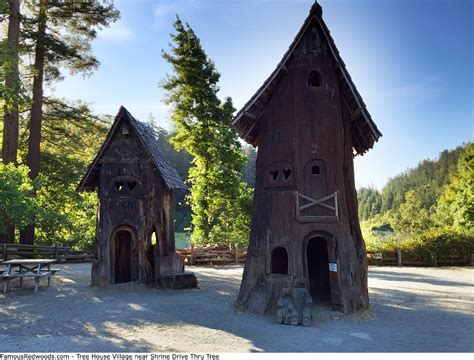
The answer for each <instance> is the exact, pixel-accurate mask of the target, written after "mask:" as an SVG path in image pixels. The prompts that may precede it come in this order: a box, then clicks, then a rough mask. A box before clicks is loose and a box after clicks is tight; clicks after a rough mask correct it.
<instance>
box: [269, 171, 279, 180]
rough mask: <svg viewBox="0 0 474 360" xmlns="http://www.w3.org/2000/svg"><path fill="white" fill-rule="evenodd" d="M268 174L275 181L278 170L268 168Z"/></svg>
mask: <svg viewBox="0 0 474 360" xmlns="http://www.w3.org/2000/svg"><path fill="white" fill-rule="evenodd" d="M270 176H271V179H272V181H276V179H277V178H278V170H270Z"/></svg>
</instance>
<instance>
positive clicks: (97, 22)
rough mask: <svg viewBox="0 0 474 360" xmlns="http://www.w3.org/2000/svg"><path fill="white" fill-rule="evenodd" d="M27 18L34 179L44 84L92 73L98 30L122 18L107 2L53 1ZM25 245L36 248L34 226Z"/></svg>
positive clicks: (30, 152) (24, 237) (25, 237)
mask: <svg viewBox="0 0 474 360" xmlns="http://www.w3.org/2000/svg"><path fill="white" fill-rule="evenodd" d="M29 9H30V13H29V17H25V24H26V26H25V36H29V39H30V40H31V41H32V45H31V48H32V50H33V51H34V54H35V55H34V64H33V90H32V92H33V96H32V107H31V116H30V122H29V140H28V156H27V164H28V167H29V168H30V178H31V179H32V180H35V179H36V177H37V176H38V174H39V172H40V144H41V129H42V117H43V103H44V98H43V86H44V82H45V80H46V81H52V80H58V79H61V67H62V66H64V67H66V68H68V69H69V70H70V72H72V73H75V72H82V73H85V74H88V73H90V72H91V71H92V70H94V69H95V68H97V66H98V65H99V62H98V61H97V59H96V58H95V57H94V56H92V55H91V52H90V50H91V47H90V42H91V41H92V40H93V39H94V38H95V37H96V36H97V29H98V28H101V27H104V26H108V25H109V24H110V23H111V22H113V21H115V20H117V19H118V17H119V13H118V11H117V10H116V9H115V7H114V6H113V5H112V4H110V3H109V2H107V1H103V4H101V2H99V1H66V2H64V1H50V0H40V2H39V6H38V5H36V4H29ZM20 239H21V242H22V243H26V244H33V242H34V225H33V224H31V225H29V226H28V227H27V228H26V229H25V230H24V231H22V233H21V236H20Z"/></svg>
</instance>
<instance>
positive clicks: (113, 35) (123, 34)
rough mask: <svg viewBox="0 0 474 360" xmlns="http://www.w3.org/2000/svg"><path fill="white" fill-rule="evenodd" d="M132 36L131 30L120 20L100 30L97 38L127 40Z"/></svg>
mask: <svg viewBox="0 0 474 360" xmlns="http://www.w3.org/2000/svg"><path fill="white" fill-rule="evenodd" d="M133 36H134V35H133V32H132V30H130V28H129V27H128V26H127V25H126V24H125V23H124V22H123V21H122V20H119V21H118V22H116V23H113V24H112V25H111V26H110V27H108V28H105V29H103V30H101V31H100V32H99V34H98V38H99V39H106V40H113V41H127V40H129V39H131V38H133Z"/></svg>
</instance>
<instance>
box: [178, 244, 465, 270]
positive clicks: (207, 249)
mask: <svg viewBox="0 0 474 360" xmlns="http://www.w3.org/2000/svg"><path fill="white" fill-rule="evenodd" d="M177 252H178V254H180V255H181V256H182V258H183V259H184V262H185V264H188V265H198V264H212V265H226V264H241V263H245V258H246V256H247V250H244V249H240V248H239V247H237V246H234V245H232V246H229V245H220V246H199V247H197V246H194V247H192V248H191V249H186V250H177ZM367 260H368V262H369V265H378V266H466V265H470V266H474V254H468V255H465V256H444V257H440V258H436V257H431V258H421V257H417V256H414V255H413V254H411V253H407V252H402V251H401V250H400V249H399V250H397V251H394V252H382V253H372V252H369V253H367Z"/></svg>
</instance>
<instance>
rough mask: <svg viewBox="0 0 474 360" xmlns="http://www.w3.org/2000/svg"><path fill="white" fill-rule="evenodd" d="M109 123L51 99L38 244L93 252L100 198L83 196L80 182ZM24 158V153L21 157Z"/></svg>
mask: <svg viewBox="0 0 474 360" xmlns="http://www.w3.org/2000/svg"><path fill="white" fill-rule="evenodd" d="M107 128H108V122H106V121H105V120H103V119H100V118H97V117H95V116H93V115H92V114H91V112H90V110H89V108H88V106H87V105H85V104H82V103H72V104H71V103H68V102H66V101H65V100H60V99H52V98H49V99H46V107H45V111H44V114H43V138H42V144H41V149H42V155H41V156H42V157H41V168H42V172H41V173H40V176H39V178H38V179H37V202H38V205H39V206H40V207H41V209H42V211H41V213H40V214H38V216H37V218H36V221H35V222H36V243H37V244H43V245H54V244H62V245H68V246H71V247H73V248H77V249H89V248H91V247H92V246H93V244H94V239H95V216H96V206H97V196H96V194H95V193H78V192H77V191H76V187H77V184H78V183H79V180H80V179H81V177H82V176H83V175H84V173H85V171H86V168H87V166H88V165H89V164H90V163H91V162H92V160H93V158H94V155H95V152H96V151H97V149H99V148H100V146H101V144H102V141H103V140H104V138H105V135H106V133H107ZM22 153H23V154H25V151H23V152H22Z"/></svg>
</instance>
